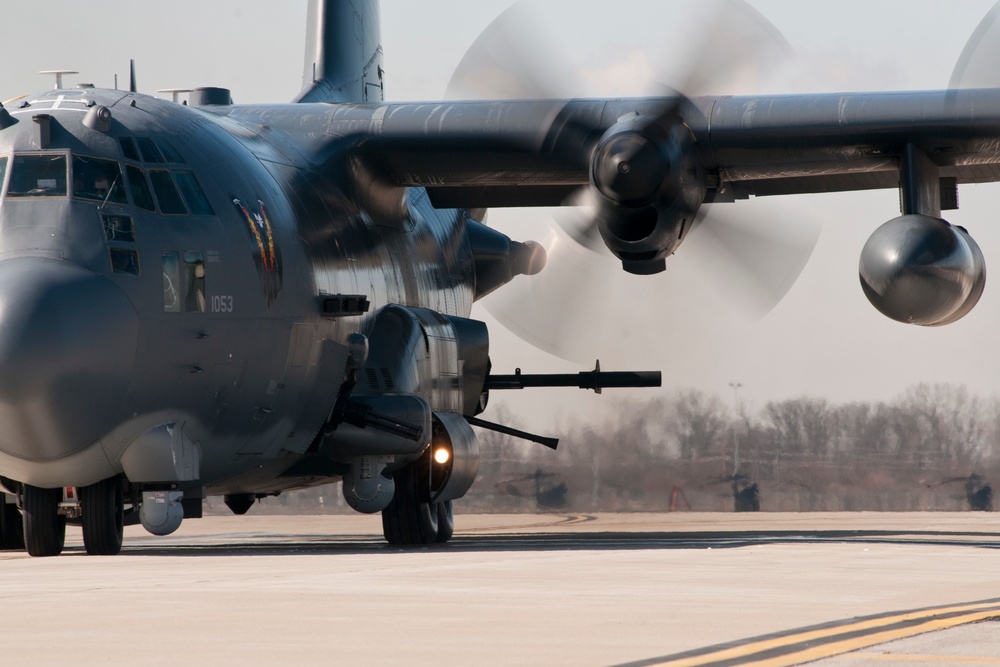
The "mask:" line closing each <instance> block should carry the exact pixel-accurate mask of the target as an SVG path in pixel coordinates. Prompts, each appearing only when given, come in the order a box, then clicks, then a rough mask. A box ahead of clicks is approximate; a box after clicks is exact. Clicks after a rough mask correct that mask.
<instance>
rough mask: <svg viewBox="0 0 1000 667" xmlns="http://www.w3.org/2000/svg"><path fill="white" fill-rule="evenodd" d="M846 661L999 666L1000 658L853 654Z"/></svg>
mask: <svg viewBox="0 0 1000 667" xmlns="http://www.w3.org/2000/svg"><path fill="white" fill-rule="evenodd" d="M844 658H846V659H848V660H868V661H873V662H902V663H903V664H906V665H918V664H928V665H933V664H937V663H940V662H946V663H948V664H955V663H961V664H963V665H1000V658H977V657H976V656H972V655H925V654H919V653H860V652H859V653H853V654H851V655H845V656H844Z"/></svg>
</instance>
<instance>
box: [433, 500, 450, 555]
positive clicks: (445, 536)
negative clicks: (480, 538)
mask: <svg viewBox="0 0 1000 667" xmlns="http://www.w3.org/2000/svg"><path fill="white" fill-rule="evenodd" d="M434 504H435V505H436V506H437V513H438V534H437V540H436V541H437V542H438V543H440V544H444V543H445V542H447V541H448V540H450V539H451V536H452V535H454V534H455V515H454V514H452V510H451V501H450V500H446V501H445V502H443V503H434Z"/></svg>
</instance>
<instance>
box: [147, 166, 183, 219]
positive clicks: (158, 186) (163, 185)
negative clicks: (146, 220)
mask: <svg viewBox="0 0 1000 667" xmlns="http://www.w3.org/2000/svg"><path fill="white" fill-rule="evenodd" d="M149 181H150V183H152V184H153V192H155V193H156V201H158V202H159V203H160V213H163V214H165V215H184V214H186V213H187V208H186V207H185V206H184V200H183V199H181V196H180V194H179V193H178V192H177V188H176V187H175V186H174V182H173V180H172V179H171V178H170V172H169V171H167V170H166V169H150V170H149Z"/></svg>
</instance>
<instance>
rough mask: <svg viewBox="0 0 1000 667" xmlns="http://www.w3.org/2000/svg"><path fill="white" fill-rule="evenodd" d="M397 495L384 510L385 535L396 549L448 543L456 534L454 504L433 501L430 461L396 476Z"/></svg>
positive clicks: (407, 467)
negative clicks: (452, 507)
mask: <svg viewBox="0 0 1000 667" xmlns="http://www.w3.org/2000/svg"><path fill="white" fill-rule="evenodd" d="M393 479H394V480H395V482H396V492H395V494H394V495H393V497H392V502H391V503H389V506H388V507H386V508H385V509H384V510H382V533H383V534H384V535H385V539H386V540H387V541H388V542H389V544H392V545H393V546H413V545H421V544H434V543H442V542H447V541H448V540H450V539H451V536H452V534H454V532H455V520H454V517H453V515H452V509H451V501H450V500H449V501H446V502H432V501H431V497H430V495H431V492H430V464H429V458H427V459H426V460H425V459H424V458H422V459H420V460H418V461H415V462H413V463H411V464H409V465H407V466H406V467H404V468H402V469H401V470H398V471H397V472H395V473H394V474H393Z"/></svg>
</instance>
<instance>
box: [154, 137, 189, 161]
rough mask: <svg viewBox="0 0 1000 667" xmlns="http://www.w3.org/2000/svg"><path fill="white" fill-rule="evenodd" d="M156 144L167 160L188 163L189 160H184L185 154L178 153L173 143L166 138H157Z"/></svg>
mask: <svg viewBox="0 0 1000 667" xmlns="http://www.w3.org/2000/svg"><path fill="white" fill-rule="evenodd" d="M156 146H157V147H158V148H159V149H160V153H162V154H163V159H165V160H166V161H167V162H173V163H175V164H187V162H185V161H184V156H182V155H181V154H180V153H178V152H177V149H176V148H174V146H173V144H171V143H170V142H169V141H167V140H166V139H157V140H156Z"/></svg>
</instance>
